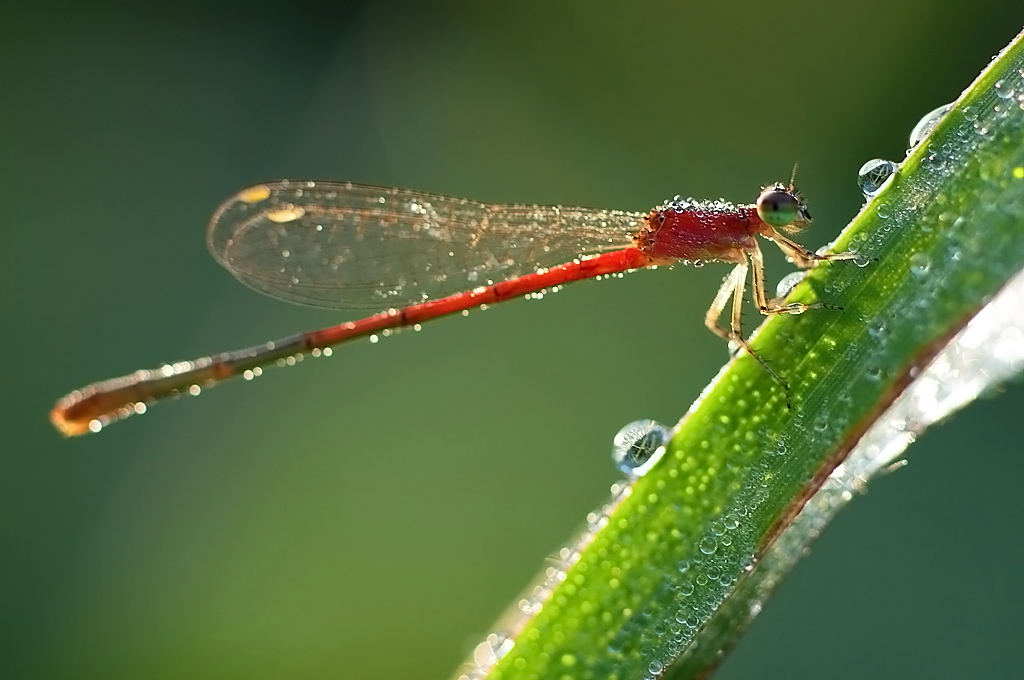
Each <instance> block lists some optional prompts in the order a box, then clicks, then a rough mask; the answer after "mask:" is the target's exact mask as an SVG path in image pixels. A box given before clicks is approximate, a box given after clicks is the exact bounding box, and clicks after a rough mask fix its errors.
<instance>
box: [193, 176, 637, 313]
mask: <svg viewBox="0 0 1024 680" xmlns="http://www.w3.org/2000/svg"><path fill="white" fill-rule="evenodd" d="M642 219H643V214H642V213H628V212H621V211H613V210H593V209H589V208H563V207H560V206H527V205H488V204H485V203H477V202H474V201H468V200H465V199H460V198H449V197H447V196H436V195H432V194H424V193H420V192H417V191H407V190H403V189H387V188H381V187H372V186H363V185H359V184H351V183H347V182H289V181H281V182H272V183H269V184H260V185H256V186H253V187H249V188H248V189H244V190H242V191H241V192H239V193H238V194H237V195H235V196H234V197H232V198H231V199H230V200H228V201H227V202H225V203H224V204H223V205H222V206H221V207H220V208H218V209H217V211H216V212H215V213H214V215H213V217H212V218H211V220H210V225H209V227H208V229H207V245H208V246H209V248H210V252H211V253H213V256H214V257H215V258H216V259H217V261H218V262H219V263H220V264H221V265H223V266H224V267H225V268H226V269H227V270H228V271H230V272H231V273H232V274H233V275H234V276H235V277H236V278H237V279H238V280H240V281H242V282H243V283H245V284H246V285H248V286H251V287H252V288H255V289H256V290H258V291H260V292H262V293H266V294H268V295H272V296H274V297H278V298H284V299H286V300H291V301H293V302H299V303H302V304H307V305H313V306H316V307H327V308H331V309H366V308H377V309H381V308H385V307H401V306H405V305H409V304H415V303H417V302H422V301H424V300H429V299H436V298H439V297H444V296H447V295H451V294H454V293H457V292H460V291H464V290H471V289H473V288H475V287H478V286H484V285H489V284H490V283H495V282H497V281H503V280H508V279H512V278H515V277H517V276H521V275H523V274H527V273H530V272H533V271H536V270H537V269H539V268H545V267H552V266H555V265H558V264H562V263H564V262H569V261H571V260H573V259H574V258H577V257H580V256H581V255H587V254H595V253H599V252H604V251H608V250H616V249H619V248H624V247H627V246H629V245H630V244H631V243H632V241H631V236H632V234H633V233H634V232H635V231H637V229H638V228H639V225H640V221H641V220H642Z"/></svg>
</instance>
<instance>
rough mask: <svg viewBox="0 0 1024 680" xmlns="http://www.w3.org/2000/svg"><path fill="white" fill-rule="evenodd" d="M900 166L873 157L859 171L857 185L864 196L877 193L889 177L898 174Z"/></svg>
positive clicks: (868, 196) (869, 196) (867, 196)
mask: <svg viewBox="0 0 1024 680" xmlns="http://www.w3.org/2000/svg"><path fill="white" fill-rule="evenodd" d="M897 170H899V166H898V165H896V164H895V163H893V162H892V161H887V160H885V159H882V158H872V159H871V160H869V161H868V162H867V163H865V164H864V165H862V166H860V170H858V171H857V186H859V187H860V192H861V193H862V194H864V198H871V197H872V196H874V195H875V194H877V193H878V192H879V191H880V190H881V189H882V186H884V185H885V183H886V182H887V181H889V178H890V177H892V176H893V175H894V174H896V171H897Z"/></svg>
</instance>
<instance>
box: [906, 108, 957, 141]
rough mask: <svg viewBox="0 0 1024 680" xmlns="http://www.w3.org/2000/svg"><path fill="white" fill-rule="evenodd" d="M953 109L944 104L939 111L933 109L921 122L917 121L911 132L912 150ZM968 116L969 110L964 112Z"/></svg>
mask: <svg viewBox="0 0 1024 680" xmlns="http://www.w3.org/2000/svg"><path fill="white" fill-rule="evenodd" d="M952 108H953V105H952V104H943V105H942V106H940V107H938V108H937V109H933V110H932V111H929V112H928V113H926V114H924V116H922V117H921V120H919V121H917V125H915V126H914V129H913V130H911V131H910V148H911V149H913V148H914V147H915V146H917V145H918V144H920V143H921V140H923V139H924V138H925V137H927V136H928V133H929V132H931V131H932V130H934V129H935V126H936V125H938V123H939V121H940V120H942V117H943V116H945V115H946V114H947V113H949V110H950V109H952ZM966 115H967V110H966V109H965V110H964V116H966Z"/></svg>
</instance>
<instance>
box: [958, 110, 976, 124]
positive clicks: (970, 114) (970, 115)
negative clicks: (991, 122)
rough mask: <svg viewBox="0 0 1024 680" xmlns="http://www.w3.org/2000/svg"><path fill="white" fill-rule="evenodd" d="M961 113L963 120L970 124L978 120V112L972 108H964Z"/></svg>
mask: <svg viewBox="0 0 1024 680" xmlns="http://www.w3.org/2000/svg"><path fill="white" fill-rule="evenodd" d="M961 113H963V114H964V118H966V119H967V120H968V121H970V122H972V123H973V122H974V121H976V120H978V110H977V109H976V108H974V107H973V106H965V107H964V108H963V110H962V111H961Z"/></svg>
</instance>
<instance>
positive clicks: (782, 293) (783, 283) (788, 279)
mask: <svg viewBox="0 0 1024 680" xmlns="http://www.w3.org/2000/svg"><path fill="white" fill-rule="evenodd" d="M809 273H810V272H809V271H808V270H806V269H805V270H803V271H798V272H791V273H789V274H786V275H785V276H783V277H782V279H781V280H780V281H779V283H778V285H777V286H775V297H777V298H779V299H780V300H781V299H782V298H784V297H786V296H787V295H789V294H790V293H791V292H793V289H794V288H796V287H797V284H799V283H800V282H801V281H803V280H804V279H806V278H807V274H809Z"/></svg>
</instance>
